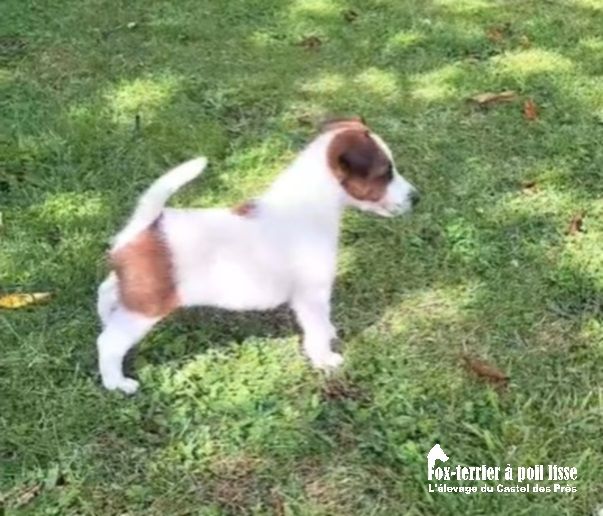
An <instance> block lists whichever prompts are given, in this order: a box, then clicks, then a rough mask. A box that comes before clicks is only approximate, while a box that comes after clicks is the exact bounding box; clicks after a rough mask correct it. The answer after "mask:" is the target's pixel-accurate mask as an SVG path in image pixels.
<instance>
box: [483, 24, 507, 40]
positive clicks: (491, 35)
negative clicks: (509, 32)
mask: <svg viewBox="0 0 603 516" xmlns="http://www.w3.org/2000/svg"><path fill="white" fill-rule="evenodd" d="M486 37H487V38H488V39H489V40H490V41H492V43H500V42H501V41H502V40H503V38H504V35H503V33H502V30H500V29H499V28H498V27H490V28H489V29H488V30H487V31H486Z"/></svg>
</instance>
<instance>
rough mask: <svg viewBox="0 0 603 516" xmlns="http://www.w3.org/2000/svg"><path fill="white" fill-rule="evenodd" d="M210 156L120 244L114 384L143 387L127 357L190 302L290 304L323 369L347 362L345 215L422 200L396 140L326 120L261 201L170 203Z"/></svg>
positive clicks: (111, 360) (177, 172)
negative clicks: (333, 313)
mask: <svg viewBox="0 0 603 516" xmlns="http://www.w3.org/2000/svg"><path fill="white" fill-rule="evenodd" d="M206 163H207V162H206V159H205V158H198V159H194V160H192V161H188V162H187V163H184V164H182V165H180V166H178V167H176V168H174V169H173V170H171V171H169V172H168V173H166V174H165V175H164V176H162V177H160V178H159V179H158V180H157V181H156V182H155V183H154V184H153V185H152V186H151V187H150V188H149V189H148V190H147V191H146V192H145V193H144V194H143V195H142V197H141V198H140V200H139V201H138V206H137V207H136V209H135V211H134V214H133V215H132V217H131V219H130V220H129V222H128V224H127V225H126V226H125V228H124V229H123V230H122V231H121V232H120V233H119V234H118V235H117V236H116V238H115V240H114V243H113V246H112V249H111V251H110V263H111V268H112V272H111V273H110V274H109V276H108V277H107V279H106V280H105V281H104V282H103V283H102V284H101V286H100V288H99V292H98V313H99V316H100V319H101V321H102V325H103V331H102V333H101V334H100V336H99V337H98V340H97V347H98V355H99V368H100V373H101V376H102V382H103V385H104V386H105V387H106V388H107V389H110V390H114V389H119V390H121V391H123V392H124V393H127V394H132V393H134V392H135V391H136V389H137V388H138V382H137V381H135V380H133V379H131V378H127V377H125V376H124V374H123V371H122V362H123V359H124V356H125V355H126V353H127V352H128V350H129V349H130V348H132V347H133V346H134V345H135V344H136V343H137V342H138V341H139V340H140V339H142V338H143V337H144V335H145V334H146V333H147V332H148V331H149V330H150V329H151V328H152V327H153V326H154V325H155V324H156V323H157V322H159V321H160V320H161V319H163V318H164V317H166V316H167V315H169V314H170V313H171V312H173V311H174V310H176V309H177V308H179V307H186V306H215V307H220V308H226V309H229V310H266V309H270V308H275V307H277V306H278V305H281V304H283V303H287V304H288V305H289V306H290V307H291V308H292V309H293V311H294V313H295V315H296V318H297V321H298V322H299V325H300V327H301V329H302V330H303V349H304V351H305V353H306V355H307V356H308V358H309V359H310V361H311V362H312V364H313V365H314V366H315V367H317V368H321V369H331V368H336V367H337V366H339V365H340V364H341V363H342V361H343V358H342V356H341V355H340V354H338V353H335V352H333V351H332V349H331V341H332V339H334V338H335V337H336V331H335V328H334V327H333V325H332V324H331V318H330V297H331V290H332V287H333V281H334V279H335V272H336V271H335V269H336V259H337V242H338V238H339V228H340V220H341V215H342V212H343V210H344V208H345V207H346V206H353V207H356V208H359V209H360V210H364V211H368V212H373V213H376V214H378V215H382V216H384V217H391V216H394V215H398V214H401V213H404V212H406V211H409V210H410V209H411V208H412V206H413V205H414V204H416V203H417V201H418V200H419V194H418V192H417V190H416V189H415V188H414V187H413V186H412V185H411V184H410V183H409V182H408V181H406V180H405V179H403V178H402V177H401V176H400V174H399V173H398V172H397V170H396V167H395V165H394V162H393V157H392V153H391V151H390V149H389V148H388V146H387V145H386V144H385V143H384V141H383V140H382V139H381V138H380V137H379V136H377V135H376V134H375V133H373V132H371V131H370V129H369V128H368V127H367V126H366V125H365V124H364V123H363V122H362V121H361V120H360V119H344V120H336V121H332V122H329V123H327V124H326V125H325V126H324V127H323V130H322V132H321V133H320V134H319V135H318V136H317V137H316V138H315V139H314V140H313V141H312V142H311V143H310V144H309V145H308V146H307V147H306V148H305V149H304V150H303V151H302V152H301V153H300V154H299V155H298V156H297V158H296V159H295V161H294V162H293V163H292V164H291V165H290V166H289V167H288V168H287V169H286V170H284V171H283V172H282V173H281V174H280V175H279V176H278V177H277V179H276V181H275V182H274V183H273V184H272V186H270V187H269V188H268V190H267V191H266V192H265V193H264V194H263V195H262V196H260V197H259V198H257V199H256V200H254V201H253V202H249V203H246V204H244V205H242V206H240V207H238V208H237V209H234V210H232V209H221V208H213V209H203V210H193V209H172V208H166V207H165V203H166V201H167V200H168V199H169V197H170V196H171V195H172V194H173V193H174V192H176V191H177V190H178V189H179V188H180V187H182V186H183V185H184V184H186V183H188V182H189V181H191V180H192V179H194V178H195V177H197V176H198V175H199V174H201V172H202V171H203V169H204V168H205V166H206Z"/></svg>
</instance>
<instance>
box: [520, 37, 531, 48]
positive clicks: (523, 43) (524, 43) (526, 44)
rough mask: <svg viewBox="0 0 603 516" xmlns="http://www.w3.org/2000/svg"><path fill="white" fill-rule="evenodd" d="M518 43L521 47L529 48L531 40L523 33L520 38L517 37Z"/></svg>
mask: <svg viewBox="0 0 603 516" xmlns="http://www.w3.org/2000/svg"><path fill="white" fill-rule="evenodd" d="M519 44H520V45H521V46H522V47H523V48H530V47H531V46H532V42H531V41H530V38H528V37H527V36H525V35H523V36H521V38H519Z"/></svg>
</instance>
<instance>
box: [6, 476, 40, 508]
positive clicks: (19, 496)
mask: <svg viewBox="0 0 603 516" xmlns="http://www.w3.org/2000/svg"><path fill="white" fill-rule="evenodd" d="M41 491H42V485H41V484H39V483H36V484H32V485H30V486H23V487H22V488H21V487H17V488H14V489H11V490H10V491H9V492H8V493H5V494H4V495H2V494H0V504H1V505H0V507H2V506H3V505H4V504H6V506H9V507H11V508H13V509H19V508H20V507H23V506H24V505H27V504H28V503H29V502H31V501H32V500H33V499H34V498H35V497H36V496H38V495H39V494H40V492H41ZM2 514H4V513H2Z"/></svg>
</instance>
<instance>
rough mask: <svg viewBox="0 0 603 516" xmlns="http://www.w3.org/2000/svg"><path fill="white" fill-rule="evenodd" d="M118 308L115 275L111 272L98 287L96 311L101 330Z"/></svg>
mask: <svg viewBox="0 0 603 516" xmlns="http://www.w3.org/2000/svg"><path fill="white" fill-rule="evenodd" d="M118 306H119V298H118V294H117V275H116V274H115V273H114V272H112V273H110V274H109V276H107V279H105V281H103V282H102V283H101V284H100V286H99V287H98V301H97V303H96V311H97V312H98V316H99V318H100V320H101V323H102V325H103V328H104V327H105V326H107V321H108V320H109V317H110V316H111V314H112V313H113V311H114V310H115V309H116V308H117V307H118Z"/></svg>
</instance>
